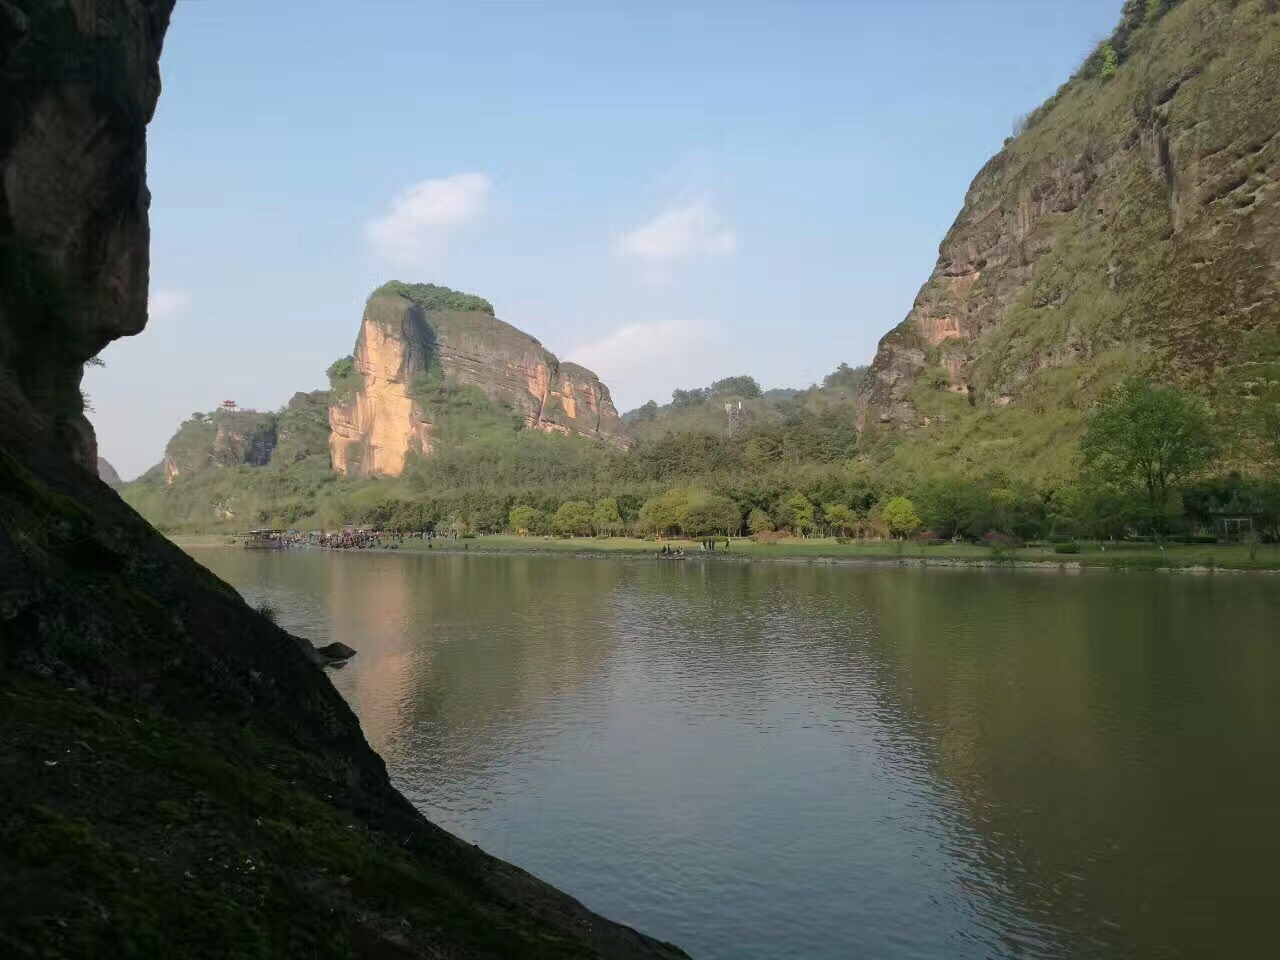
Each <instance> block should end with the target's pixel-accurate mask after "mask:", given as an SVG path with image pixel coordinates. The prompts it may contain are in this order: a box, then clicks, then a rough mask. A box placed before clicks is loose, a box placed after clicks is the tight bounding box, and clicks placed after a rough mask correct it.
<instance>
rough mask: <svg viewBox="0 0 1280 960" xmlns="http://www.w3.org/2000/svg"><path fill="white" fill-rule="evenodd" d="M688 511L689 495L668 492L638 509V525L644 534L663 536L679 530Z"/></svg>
mask: <svg viewBox="0 0 1280 960" xmlns="http://www.w3.org/2000/svg"><path fill="white" fill-rule="evenodd" d="M688 509H689V495H688V494H687V493H685V492H684V491H683V490H668V491H667V492H666V493H664V494H663V495H662V496H660V497H655V498H654V499H653V500H649V501H648V502H646V503H645V505H644V506H643V507H641V508H640V516H639V518H638V521H637V522H638V523H639V524H640V529H641V530H643V531H645V532H646V533H655V534H657V535H658V536H665V535H666V534H669V533H674V532H675V531H677V530H679V529H680V525H681V524H682V523H684V516H685V511H686V510H688Z"/></svg>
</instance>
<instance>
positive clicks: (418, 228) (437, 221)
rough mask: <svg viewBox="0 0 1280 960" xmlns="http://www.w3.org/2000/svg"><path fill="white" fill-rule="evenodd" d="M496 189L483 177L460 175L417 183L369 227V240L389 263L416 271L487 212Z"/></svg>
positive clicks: (397, 197)
mask: <svg viewBox="0 0 1280 960" xmlns="http://www.w3.org/2000/svg"><path fill="white" fill-rule="evenodd" d="M491 191H492V184H491V183H490V181H489V178H488V177H487V176H485V175H484V174H483V173H459V174H456V175H454V176H452V177H440V178H436V179H431V180H423V181H422V182H421V183H415V184H414V185H413V186H411V187H409V189H407V190H405V191H403V192H402V193H400V194H399V195H398V196H396V197H395V198H394V199H393V200H392V201H391V208H390V209H389V210H388V211H387V212H386V214H384V215H383V216H381V217H378V218H377V219H375V220H371V221H369V222H368V223H367V224H365V228H364V235H365V239H366V240H367V241H368V242H369V244H370V246H372V247H373V250H374V252H375V253H377V254H378V256H380V257H381V258H382V259H384V260H386V261H388V262H389V263H393V264H397V265H399V266H414V265H417V264H420V263H422V262H423V261H425V260H431V259H435V258H437V257H439V256H440V255H441V254H442V253H444V250H445V248H446V245H447V243H448V240H449V236H450V234H451V233H452V232H453V231H454V230H456V229H457V228H458V227H463V226H466V225H467V224H470V223H474V222H475V221H476V220H477V219H479V217H480V216H481V215H482V214H483V213H484V211H485V209H486V207H487V206H488V202H489V195H490V193H491Z"/></svg>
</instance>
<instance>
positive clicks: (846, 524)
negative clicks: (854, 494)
mask: <svg viewBox="0 0 1280 960" xmlns="http://www.w3.org/2000/svg"><path fill="white" fill-rule="evenodd" d="M822 515H823V517H824V518H825V519H826V522H827V525H828V526H829V527H831V529H832V530H834V531H835V532H836V533H837V534H839V535H842V536H847V535H848V534H849V533H850V532H852V531H853V529H854V527H856V526H857V523H858V517H857V514H855V513H854V512H853V510H852V508H850V507H849V506H847V505H846V504H843V503H824V504H823V505H822Z"/></svg>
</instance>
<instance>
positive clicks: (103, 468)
mask: <svg viewBox="0 0 1280 960" xmlns="http://www.w3.org/2000/svg"><path fill="white" fill-rule="evenodd" d="M98 479H100V480H101V481H102V482H103V483H105V484H106V485H107V486H108V487H110V488H111V489H112V490H119V489H120V488H121V487H123V486H124V481H123V480H121V479H120V474H118V473H116V468H115V467H113V466H112V465H111V464H109V463H107V461H106V459H105V458H103V457H98Z"/></svg>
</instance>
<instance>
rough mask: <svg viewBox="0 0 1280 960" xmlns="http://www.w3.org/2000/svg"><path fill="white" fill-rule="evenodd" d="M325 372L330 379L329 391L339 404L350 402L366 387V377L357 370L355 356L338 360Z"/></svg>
mask: <svg viewBox="0 0 1280 960" xmlns="http://www.w3.org/2000/svg"><path fill="white" fill-rule="evenodd" d="M325 372H326V375H327V376H328V378H329V390H330V391H331V392H332V393H333V399H334V400H335V401H337V402H338V403H345V402H347V401H349V400H350V399H351V398H352V397H354V396H355V395H356V394H357V393H359V392H360V390H361V388H362V387H364V376H363V375H362V374H361V373H360V371H359V370H358V369H356V358H355V357H353V356H350V355H348V356H345V357H340V358H338V359H337V360H335V361H333V363H331V364H329V369H328V370H327V371H325Z"/></svg>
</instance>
